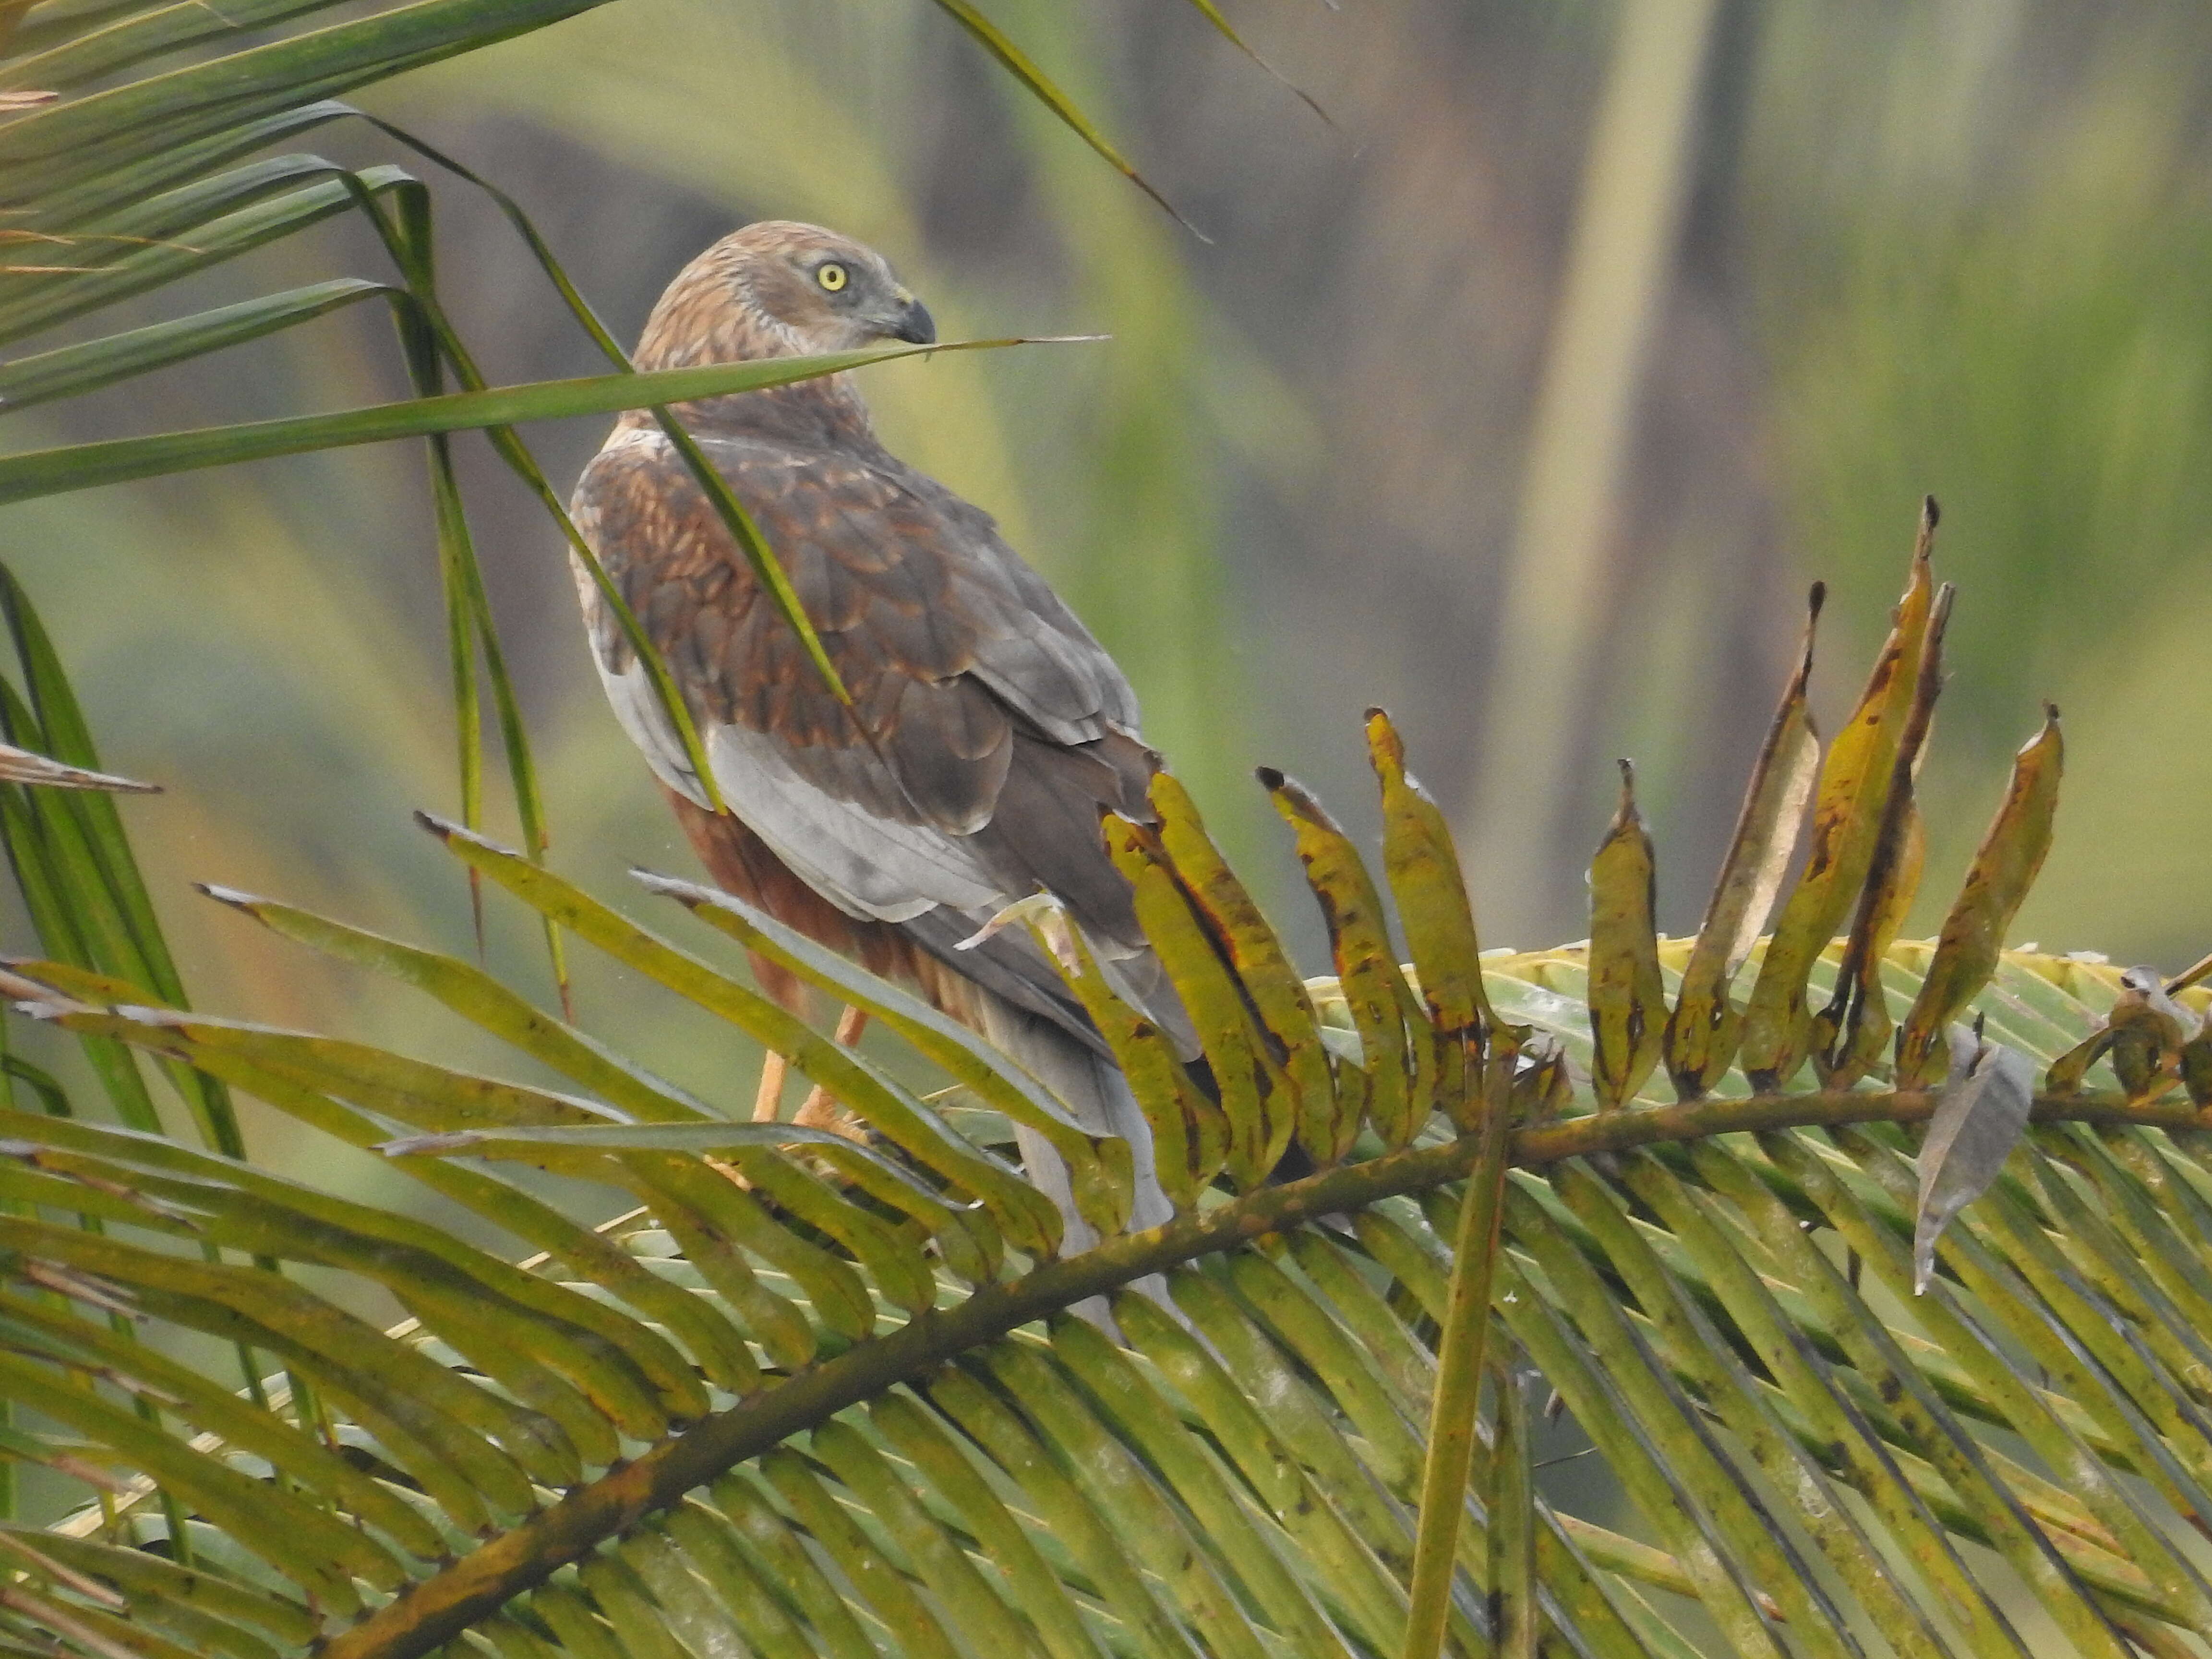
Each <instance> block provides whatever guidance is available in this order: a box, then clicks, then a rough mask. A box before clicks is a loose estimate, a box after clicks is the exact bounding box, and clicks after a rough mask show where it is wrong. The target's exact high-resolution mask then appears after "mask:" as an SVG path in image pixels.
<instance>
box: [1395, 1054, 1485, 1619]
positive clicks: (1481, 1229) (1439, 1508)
mask: <svg viewBox="0 0 2212 1659" xmlns="http://www.w3.org/2000/svg"><path fill="white" fill-rule="evenodd" d="M1511 1112H1512V1073H1510V1070H1508V1069H1507V1068H1506V1067H1505V1066H1492V1068H1490V1072H1489V1076H1488V1080H1487V1081H1486V1084H1485V1085H1484V1089H1483V1103H1482V1127H1481V1135H1482V1146H1481V1151H1480V1153H1479V1154H1478V1157H1477V1161H1476V1164H1475V1169H1474V1175H1473V1176H1471V1177H1469V1180H1468V1188H1467V1191H1466V1194H1465V1195H1464V1196H1463V1197H1462V1199H1461V1200H1460V1216H1459V1232H1458V1235H1457V1237H1455V1240H1454V1242H1453V1245H1452V1272H1451V1288H1450V1291H1449V1299H1448V1300H1447V1302H1446V1304H1445V1311H1444V1316H1443V1333H1442V1334H1441V1336H1440V1338H1439V1340H1438V1346H1437V1389H1436V1395H1435V1398H1434V1400H1433V1401H1431V1404H1430V1407H1429V1433H1428V1453H1427V1457H1426V1461H1425V1462H1424V1464H1423V1466H1422V1469H1421V1508H1420V1531H1419V1534H1418V1535H1417V1537H1416V1539H1415V1541H1414V1547H1413V1591H1412V1607H1411V1611H1410V1612H1409V1613H1408V1614H1407V1620H1406V1644H1405V1646H1404V1648H1403V1649H1402V1650H1401V1651H1402V1653H1403V1655H1404V1659H1437V1655H1438V1654H1440V1653H1441V1652H1443V1641H1444V1627H1445V1622H1446V1617H1447V1615H1448V1613H1449V1610H1450V1605H1451V1596H1452V1578H1453V1575H1454V1571H1455V1566H1454V1564H1455V1562H1456V1560H1457V1559H1458V1556H1459V1528H1460V1522H1461V1521H1462V1518H1463V1516H1465V1514H1466V1510H1467V1496H1466V1495H1467V1486H1468V1472H1469V1470H1470V1469H1471V1468H1473V1467H1474V1443H1475V1418H1476V1413H1477V1412H1478V1411H1479V1409H1480V1402H1481V1396H1482V1377H1483V1350H1484V1346H1485V1343H1486V1339H1487V1337H1488V1334H1489V1331H1490V1307H1491V1300H1492V1295H1493V1290H1492V1287H1493V1285H1495V1283H1496V1279H1497V1270H1498V1237H1499V1226H1500V1224H1501V1221H1502V1218H1503V1217H1504V1194H1505V1152H1506V1141H1507V1136H1508V1133H1509V1124H1510V1115H1511Z"/></svg>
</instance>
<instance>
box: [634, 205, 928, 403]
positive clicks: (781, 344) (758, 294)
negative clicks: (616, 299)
mask: <svg viewBox="0 0 2212 1659" xmlns="http://www.w3.org/2000/svg"><path fill="white" fill-rule="evenodd" d="M936 339H937V325H936V323H935V322H934V321H933V319H931V317H930V314H929V308H928V307H926V306H925V305H923V304H922V303H921V301H919V300H917V299H915V297H914V295H912V294H910V293H908V291H907V289H905V288H904V287H903V286H902V285H901V283H900V282H899V279H898V277H897V276H896V273H894V272H893V271H892V270H891V267H890V261H888V260H886V259H885V258H884V256H883V255H882V254H880V253H878V252H876V251H875V250H874V249H873V248H871V247H866V246H862V245H861V244H860V243H859V242H856V241H854V240H853V239H852V238H850V237H849V236H840V235H838V234H836V232H835V231H830V230H824V229H823V228H821V227H820V226H819V225H802V224H798V223H794V222H792V221H790V220H787V219H767V220H763V221H761V222H759V223H757V224H750V225H747V226H746V227H745V228H744V229H743V230H739V231H736V232H733V233H732V234H730V235H727V236H725V237H724V238H723V239H722V240H720V241H719V242H717V243H715V244H714V246H712V247H710V248H708V250H707V251H706V252H704V253H702V254H701V255H700V256H699V257H698V258H696V259H694V260H693V261H692V262H691V263H690V264H689V265H688V266H686V267H685V268H684V271H683V272H682V274H681V275H679V276H678V277H677V279H676V280H675V281H674V282H673V283H670V284H669V287H668V291H667V292H666V293H665V294H664V295H661V298H660V303H659V305H658V306H656V307H654V308H653V319H652V321H650V322H649V323H647V325H646V335H645V338H644V339H643V340H642V341H641V342H640V344H639V351H638V356H639V362H638V366H639V367H640V368H675V367H678V365H679V364H682V363H687V362H712V361H721V362H729V361H731V360H732V359H737V360H744V359H749V358H757V357H782V356H812V355H814V354H817V353H821V352H829V351H852V350H855V349H859V348H860V347H863V346H868V345H872V344H874V343H876V342H877V341H878V340H905V341H908V342H910V343H914V344H916V345H929V344H933V343H935V341H936Z"/></svg>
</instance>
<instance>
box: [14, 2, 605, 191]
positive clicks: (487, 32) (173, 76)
mask: <svg viewBox="0 0 2212 1659" xmlns="http://www.w3.org/2000/svg"><path fill="white" fill-rule="evenodd" d="M595 3H597V0H416V3H414V4H411V5H403V6H399V7H397V8H394V9H390V10H386V11H383V12H379V13H376V14H374V15H370V16H368V17H362V18H355V19H350V20H349V21H345V22H342V23H337V24H334V25H332V26H331V27H326V28H322V29H316V30H313V31H310V32H308V33H304V34H295V35H291V36H289V37H286V38H283V39H281V40H272V41H270V42H267V43H266V44H264V45H262V46H251V47H248V48H247V49H246V50H245V51H243V52H234V53H232V54H230V55H229V56H228V57H224V58H214V59H211V60H210V61H207V62H204V63H199V64H187V65H185V67H183V68H181V69H176V70H169V71H167V73H165V74H161V75H155V76H149V77H147V78H145V79H143V80H137V81H128V82H124V83H123V84H122V85H120V86H117V87H112V88H107V89H106V90H105V91H101V92H95V93H94V94H90V95H89V96H88V97H84V98H80V99H76V100H73V101H70V102H68V103H64V104H60V105H58V106H53V107H51V108H48V109H44V110H40V111H38V112H34V113H33V114H30V115H28V116H26V117H23V118H21V119H19V120H16V121H15V122H13V123H11V124H9V125H8V126H6V127H5V128H0V179H4V180H5V181H6V183H5V185H0V191H4V193H5V196H6V198H7V199H8V200H10V201H15V202H22V201H31V200H36V199H38V198H39V197H41V196H43V195H45V194H46V193H48V192H51V191H58V190H61V189H64V188H65V187H67V186H68V185H74V184H78V183H82V181H84V180H85V179H88V178H90V177H93V176H94V175H95V174H97V173H103V172H108V171H111V170H112V169H115V168H117V167H122V166H125V165H127V164H128V163H130V162H132V161H137V160H139V159H140V158H143V157H144V156H147V155H152V154H154V153H155V152H157V151H159V150H161V149H167V148H169V147H171V146H173V145H179V144H185V143H191V142H193V141H194V140H196V139H199V138H203V137H207V136H209V135H210V134H211V133H214V132H216V131H220V130H222V129H223V128H227V127H232V126H235V125H240V124H241V123H245V122H248V121H252V120H255V119H257V118H260V117H264V116H267V115H272V114H275V113H276V112H278V111H280V110H283V109H287V108H291V107H295V106H299V105H301V104H304V103H307V102H310V101H313V100H320V99H325V98H330V97H332V96H335V95H336V94H339V93H342V92H344V91H346V90H348V89H349V88H353V87H357V86H362V85H365V84H367V83H368V82H372V81H376V80H380V79H382V78H383V77H385V76H390V75H396V74H398V73H399V72H401V71H402V70H409V69H416V68H420V67H422V65H424V64H433V63H437V62H439V61H441V59H443V58H450V57H453V56H454V55H456V54H457V53H459V52H469V51H472V50H474V49H476V48H477V47H479V46H489V45H490V44H491V43H492V42H494V41H496V40H509V39H512V38H513V37H514V36H516V35H518V34H526V33H529V32H531V31H532V30H533V29H537V28H540V27H544V25H546V24H547V23H551V22H556V21H559V20H560V19H562V18H563V17H568V16H573V15H575V14H576V13H578V12H581V11H587V10H590V9H592V6H593V5H594V4H595Z"/></svg>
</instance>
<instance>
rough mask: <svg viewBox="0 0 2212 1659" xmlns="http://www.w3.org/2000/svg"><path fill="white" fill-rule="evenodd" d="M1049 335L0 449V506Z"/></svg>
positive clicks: (727, 366) (672, 372) (706, 394)
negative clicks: (4, 452) (16, 451)
mask: <svg viewBox="0 0 2212 1659" xmlns="http://www.w3.org/2000/svg"><path fill="white" fill-rule="evenodd" d="M1045 343H1052V342H1049V341H1045V340H1036V339H1025V338H1019V337H1010V338H1006V339H1000V340H958V341H955V342H953V343H951V344H949V345H933V346H911V345H901V346H885V347H882V348H880V349H870V350H866V351H839V352H832V353H829V354H827V355H825V356H819V357H779V358H774V359H770V360H768V361H765V362H743V363H713V364H708V365H706V366H704V367H702V368H669V369H658V370H655V371H653V373H651V374H592V375H586V376H585V377H583V378H581V379H579V380H537V381H532V382H530V383H528V384H526V385H522V386H499V387H496V388H495V389H493V390H491V391H488V392H453V393H449V394H448V395H447V396H445V397H442V398H408V399H406V400H404V401H403V402H399V403H390V404H371V405H369V406H368V407H367V408H363V409H350V410H342V411H340V412H338V413H336V414H331V415H300V416H289V417H286V418H284V419H281V420H274V421H247V422H241V423H240V424H237V425H234V426H216V427H204V428H198V429H197V430H195V431H190V432H171V433H164V434H162V435H160V436H157V437H150V438H117V439H111V440H109V441H106V442H104V443H92V444H72V445H69V446H66V447H62V448H58V449H40V450H33V451H31V452H29V453H25V454H20V455H9V456H5V457H0V506H4V505H5V504H6V503H8V502H9V501H29V500H32V499H33V498H34V497H37V496H40V495H62V494H64V493H66V492H68V491H70V490H73V489H92V488H94V486H96V485H100V484H110V483H125V482H127V481H129V480H131V479H133V478H157V477H166V476H167V475H169V474H171V473H175V472H190V471H195V470H197V469H198V468H202V467H210V466H228V465H233V464H234V463H236V462H239V461H257V460H264V459H268V458H270V457H271V456H276V455H300V454H305V453H307V452H309V451H311V450H318V449H337V448H343V447H346V446H347V445H350V444H373V443H383V442H386V441H389V440H391V439H393V438H420V437H424V436H426V435H428V434H430V433H433V432H465V431H469V430H471V429H472V428H478V427H490V426H511V425H513V424H515V423H517V422H522V421H552V420H562V419H565V418H567V417H568V416H577V415H611V414H613V413H615V412H616V411H617V410H625V409H645V408H650V407H652V406H653V405H655V404H677V403H689V402H691V401H693V400H694V399H696V398H719V397H723V396H726V395H727V394H730V393H732V392H754V391H757V390H759V389H760V388H762V387H763V386H788V385H790V384H791V383H792V382H793V381H795V380H812V379H814V378H815V377H817V375H823V374H838V373H841V372H842V371H843V370H845V369H848V368H866V366H867V365H868V364H870V363H883V362H894V361H896V359H898V358H901V357H916V356H927V354H929V353H930V352H933V351H978V350H989V349H994V348H997V347H1000V346H1013V345H1036V344H1045Z"/></svg>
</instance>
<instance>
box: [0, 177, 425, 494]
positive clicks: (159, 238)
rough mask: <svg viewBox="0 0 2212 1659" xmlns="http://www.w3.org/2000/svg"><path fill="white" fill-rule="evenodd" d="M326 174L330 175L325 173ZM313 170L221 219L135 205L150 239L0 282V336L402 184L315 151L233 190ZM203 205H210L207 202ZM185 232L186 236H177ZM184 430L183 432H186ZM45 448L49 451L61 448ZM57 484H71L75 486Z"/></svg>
mask: <svg viewBox="0 0 2212 1659" xmlns="http://www.w3.org/2000/svg"><path fill="white" fill-rule="evenodd" d="M264 168H266V169H281V172H278V173H276V174H275V175H274V176H272V177H270V178H266V179H264V178H263V177H262V176H261V175H262V174H263V173H264ZM332 173H337V177H331V176H329V175H331V174H332ZM318 175H320V176H322V178H323V182H321V183H319V184H311V185H307V186H306V187H305V188H303V189H300V190H294V191H286V192H284V193H283V194H282V195H276V196H271V197H269V199H267V200H261V201H254V202H252V205H250V206H246V207H242V208H240V209H239V210H237V211H235V212H225V213H222V216H220V217H216V218H204V217H199V216H181V217H183V218H184V219H185V222H183V223H181V224H178V225H176V226H175V227H174V228H170V227H169V226H168V225H167V222H165V221H157V220H155V219H153V218H152V217H151V215H152V213H153V212H154V211H155V210H156V209H158V208H159V207H160V206H161V203H159V202H156V203H151V204H146V207H145V209H144V210H142V212H143V214H144V215H145V217H144V218H143V220H136V219H134V220H131V221H129V222H128V223H130V224H132V225H134V226H135V225H137V224H138V223H140V222H143V223H145V224H146V225H147V226H148V229H147V230H146V231H145V232H144V233H143V240H145V241H146V242H147V243H148V244H149V245H147V246H128V244H126V245H125V246H126V251H125V252H123V253H122V254H121V256H120V257H118V258H112V259H105V260H101V259H98V258H95V259H94V261H93V262H91V263H88V264H86V265H85V267H84V269H83V270H82V274H78V273H77V272H76V271H75V270H70V271H66V272H64V273H63V274H59V275H54V276H19V277H16V278H12V279H11V280H10V281H9V283H8V284H7V285H6V286H5V287H0V340H14V339H20V338H21V337H24V336H26V335H30V334H34V333H37V332H39V331H41V330H44V329H49V328H52V327H53V326H55V325H57V324H60V323H64V322H67V321H69V320H70V319H72V318H75V317H78V316H82V315H83V314H84V313H88V312H92V311H96V310H98V309H100V307H104V306H110V305H113V304H115V303H116V302H117V301H121V300H125V299H128V298H130V297H131V296H132V295H137V294H143V293H148V292H149V291H151V290H153V289H157V288H161V287H165V286H167V285H168V284H170V283H176V282H180V281H182V280H184V279H185V277H187V276H191V275H194V274H196V273H197V272H201V271H205V270H213V269H214V268H215V267H216V266H217V265H220V264H225V263H226V262H228V261H229V260H231V259H234V258H238V256H239V255H240V254H242V253H250V252H252V251H253V250H254V249H256V248H258V247H263V246H267V245H268V244H269V243H270V242H274V241H276V240H281V239H282V238H283V237H286V236H289V235H292V234H295V232H298V231H301V230H305V229H307V228H308V227H309V226H311V225H317V224H320V223H321V222H323V221H325V219H328V218H331V216H334V215H337V214H339V213H343V212H344V211H345V210H346V209H347V208H348V207H349V206H352V205H354V204H356V201H357V199H359V197H361V196H362V195H368V196H374V195H375V194H376V193H377V192H379V191H386V190H390V189H392V188H393V187H394V186H395V185H400V184H403V183H406V182H409V180H408V179H407V175H406V174H405V173H402V172H400V171H399V170H398V168H397V167H371V168H369V169H368V171H366V172H364V173H360V174H357V175H356V174H354V173H343V172H342V171H340V170H338V169H335V168H333V167H331V165H330V164H329V163H328V162H326V161H321V160H320V159H319V158H318V157H315V156H311V155H309V156H290V157H286V158H283V161H280V162H270V163H266V164H262V165H259V166H257V167H252V168H247V169H243V170H242V171H241V173H240V174H239V175H238V176H237V181H236V186H235V193H236V195H238V196H241V197H254V196H263V195H267V193H268V191H269V190H270V188H271V187H273V185H274V184H275V183H276V182H279V181H281V180H282V179H289V178H295V177H316V176H318ZM182 193H183V192H179V194H182ZM228 199H229V194H228V192H226V195H225V200H226V201H228ZM216 205H217V206H220V205H222V204H216ZM212 210H213V209H212V208H211V209H210V211H212ZM83 234H86V235H88V236H90V237H92V238H93V239H94V240H93V244H92V246H91V249H90V251H91V252H93V253H94V255H95V256H97V255H98V254H100V253H101V252H112V250H111V249H108V248H106V246H104V244H103V241H102V240H101V239H102V238H104V237H105V235H106V231H105V230H102V229H96V230H94V231H88V232H86V233H83ZM141 236H142V233H138V232H136V231H134V232H133V234H132V236H131V240H132V241H137V240H141ZM185 237H189V238H190V240H184V239H185ZM0 274H5V273H4V270H0ZM186 436H187V437H190V436H191V435H186ZM117 441H118V442H121V443H126V444H128V443H142V444H143V443H147V442H153V443H155V444H159V443H161V440H158V439H155V440H147V439H121V440H117ZM44 453H46V454H48V455H55V454H63V453H68V452H66V451H46V452H44ZM27 459H30V458H29V457H22V456H11V457H9V458H7V460H6V463H5V464H7V465H15V464H18V463H20V462H21V461H24V460H27ZM201 464H202V465H206V464H207V463H201ZM61 487H63V488H70V489H74V488H77V487H78V486H76V485H73V484H72V485H64V486H61ZM46 493H51V491H46V490H41V489H31V490H29V491H27V494H29V495H39V494H46ZM16 499H21V497H17V498H16Z"/></svg>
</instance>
